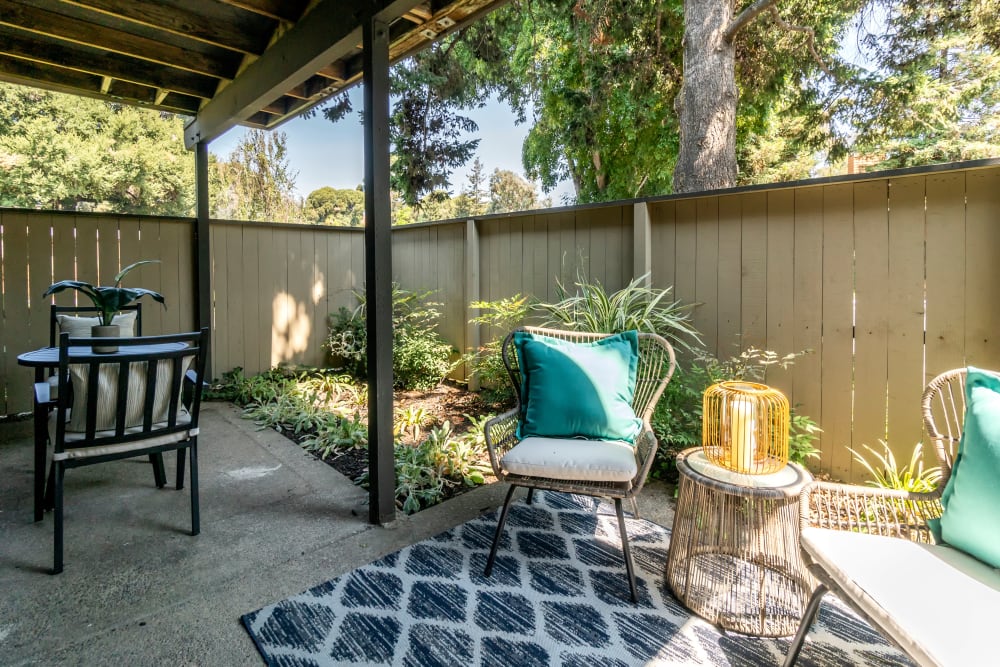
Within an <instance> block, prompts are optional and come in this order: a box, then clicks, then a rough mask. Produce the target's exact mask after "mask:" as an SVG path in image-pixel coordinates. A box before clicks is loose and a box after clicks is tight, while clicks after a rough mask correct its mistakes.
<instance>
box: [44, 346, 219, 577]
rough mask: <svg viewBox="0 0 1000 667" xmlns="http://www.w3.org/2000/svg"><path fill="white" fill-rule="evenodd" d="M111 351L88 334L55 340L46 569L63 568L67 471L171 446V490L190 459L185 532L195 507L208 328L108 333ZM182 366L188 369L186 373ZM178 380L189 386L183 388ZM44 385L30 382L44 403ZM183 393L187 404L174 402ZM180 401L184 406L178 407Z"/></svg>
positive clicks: (195, 522) (195, 523)
mask: <svg viewBox="0 0 1000 667" xmlns="http://www.w3.org/2000/svg"><path fill="white" fill-rule="evenodd" d="M102 342H106V343H110V344H112V345H117V346H118V347H119V352H117V353H115V354H113V355H108V354H96V353H94V352H93V351H92V350H91V349H90V348H89V347H86V348H85V349H84V350H83V351H81V346H88V345H89V344H90V343H92V339H89V338H70V336H69V334H66V333H63V334H60V337H59V368H58V370H57V377H58V387H59V389H58V396H57V397H56V399H55V410H54V411H53V413H52V416H51V417H50V418H49V446H50V452H51V472H50V480H51V487H50V488H51V492H52V498H53V503H54V510H55V511H54V514H55V538H54V548H53V553H54V556H53V561H54V562H53V573H56V574H58V573H59V572H61V571H62V569H63V477H64V475H65V472H66V470H67V469H69V468H76V467H80V466H85V465H93V464H96V463H104V462H106V461H115V460H119V459H125V458H131V457H134V456H142V455H161V454H162V453H163V452H165V451H175V450H176V451H177V452H178V454H179V456H178V463H177V485H176V486H177V488H178V489H181V488H183V486H184V474H185V470H184V468H185V465H184V461H185V459H184V456H183V454H184V450H187V454H188V456H189V458H190V463H191V470H190V481H189V483H190V486H191V534H192V535H197V534H198V532H199V531H200V519H199V511H198V453H197V452H198V444H197V443H198V414H199V411H200V407H201V395H202V389H203V383H202V378H203V377H204V373H205V359H206V354H207V346H208V329H202V330H201V331H200V332H192V333H183V334H173V335H168V336H150V337H145V338H142V337H136V338H108V339H103V341H102ZM189 368H190V370H189ZM185 381H187V382H190V383H191V384H192V385H193V386H191V387H189V389H190V391H188V392H185V391H182V390H183V389H185V387H184V383H185ZM48 390H49V384H48V383H47V382H40V383H36V384H35V392H36V400H37V401H39V402H44V401H48V400H49V396H48ZM184 394H186V395H187V397H188V399H189V400H187V401H185V400H183V399H182V395H184ZM185 403H186V405H185Z"/></svg>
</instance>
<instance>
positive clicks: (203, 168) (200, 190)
mask: <svg viewBox="0 0 1000 667" xmlns="http://www.w3.org/2000/svg"><path fill="white" fill-rule="evenodd" d="M194 180H195V200H196V204H195V207H196V211H197V217H196V218H195V224H194V259H195V261H194V266H195V289H196V293H195V303H196V304H197V305H196V308H197V311H196V312H195V325H194V328H195V329H202V328H204V327H208V329H209V332H210V333H211V329H212V259H211V255H210V254H209V250H210V248H209V230H208V216H209V199H208V143H207V142H205V141H199V142H198V143H197V144H195V149H194ZM209 351H211V346H209ZM211 362H212V360H211V358H210V357H209V356H208V353H206V355H205V369H206V371H205V374H206V375H207V376H208V377H210V378H211V377H213V375H212V371H211V368H212V366H211Z"/></svg>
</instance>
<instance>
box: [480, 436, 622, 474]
mask: <svg viewBox="0 0 1000 667" xmlns="http://www.w3.org/2000/svg"><path fill="white" fill-rule="evenodd" d="M500 465H501V466H502V467H503V468H504V469H505V470H507V472H509V473H511V474H514V475H526V476H529V477H549V478H551V479H579V480H589V481H595V482H627V481H629V480H631V479H632V478H634V477H635V475H636V473H637V472H638V470H639V468H638V466H637V465H636V462H635V449H634V448H633V447H632V445H630V444H627V443H624V442H613V441H609V440H576V439H562V438H537V437H530V438H525V439H524V440H522V441H521V442H519V443H517V445H515V446H514V448H513V449H511V450H510V451H509V452H507V453H506V454H505V455H504V457H503V458H502V459H501V460H500Z"/></svg>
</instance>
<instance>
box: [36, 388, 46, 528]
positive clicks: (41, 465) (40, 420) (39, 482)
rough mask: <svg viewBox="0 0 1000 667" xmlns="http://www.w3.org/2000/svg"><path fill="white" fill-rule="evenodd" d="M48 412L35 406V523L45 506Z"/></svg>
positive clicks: (40, 518)
mask: <svg viewBox="0 0 1000 667" xmlns="http://www.w3.org/2000/svg"><path fill="white" fill-rule="evenodd" d="M46 412H47V411H46V410H45V408H44V407H42V406H40V405H35V414H34V417H35V521H41V520H42V516H43V515H44V513H45V512H44V509H43V508H44V505H45V475H46V474H48V471H47V470H46V469H45V448H46V445H47V444H48V429H47V427H46V423H45V422H46V421H47V416H46Z"/></svg>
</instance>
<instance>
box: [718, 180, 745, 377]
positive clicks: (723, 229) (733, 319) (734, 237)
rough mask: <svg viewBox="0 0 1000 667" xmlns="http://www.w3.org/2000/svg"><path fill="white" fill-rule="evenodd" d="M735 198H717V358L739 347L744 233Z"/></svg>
mask: <svg viewBox="0 0 1000 667" xmlns="http://www.w3.org/2000/svg"><path fill="white" fill-rule="evenodd" d="M741 218H742V211H741V202H740V197H739V196H738V195H730V196H726V197H720V198H719V283H718V291H719V299H718V304H719V308H718V331H719V333H718V345H717V347H718V351H719V357H720V358H723V359H725V358H728V357H729V356H731V355H733V354H736V353H737V352H738V350H739V347H740V331H741V328H742V321H741V318H742V310H743V299H742V293H743V278H742V267H741V262H742V256H743V231H742V227H743V226H742V222H741Z"/></svg>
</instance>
